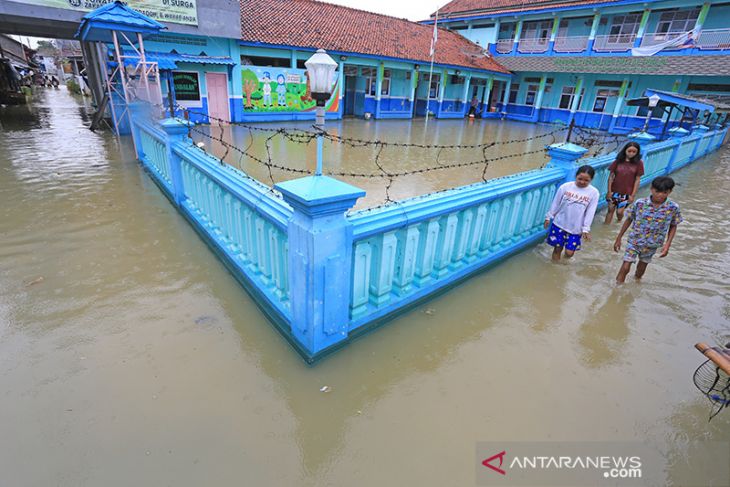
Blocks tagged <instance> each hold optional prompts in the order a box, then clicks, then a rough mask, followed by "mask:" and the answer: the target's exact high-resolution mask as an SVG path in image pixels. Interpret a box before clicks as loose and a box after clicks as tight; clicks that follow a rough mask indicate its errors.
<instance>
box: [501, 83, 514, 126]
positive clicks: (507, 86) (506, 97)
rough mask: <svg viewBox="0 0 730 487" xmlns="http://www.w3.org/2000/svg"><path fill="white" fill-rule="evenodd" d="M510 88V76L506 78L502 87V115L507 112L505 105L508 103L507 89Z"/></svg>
mask: <svg viewBox="0 0 730 487" xmlns="http://www.w3.org/2000/svg"><path fill="white" fill-rule="evenodd" d="M511 88H512V78H509V79H508V80H507V84H506V85H505V87H504V98H503V99H502V117H504V116H505V115H506V114H507V105H509V91H510V89H511Z"/></svg>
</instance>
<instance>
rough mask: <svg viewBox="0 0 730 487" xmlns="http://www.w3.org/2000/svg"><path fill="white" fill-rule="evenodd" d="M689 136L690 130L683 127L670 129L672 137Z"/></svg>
mask: <svg viewBox="0 0 730 487" xmlns="http://www.w3.org/2000/svg"><path fill="white" fill-rule="evenodd" d="M687 134H689V130H687V129H685V128H682V127H673V128H671V129H669V135H671V136H672V137H686V136H687Z"/></svg>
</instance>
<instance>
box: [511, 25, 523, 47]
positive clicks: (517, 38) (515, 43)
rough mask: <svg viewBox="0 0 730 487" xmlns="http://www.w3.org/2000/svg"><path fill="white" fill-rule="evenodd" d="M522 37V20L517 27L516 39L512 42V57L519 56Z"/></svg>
mask: <svg viewBox="0 0 730 487" xmlns="http://www.w3.org/2000/svg"><path fill="white" fill-rule="evenodd" d="M521 35H522V20H521V19H520V20H519V21H518V22H517V26H515V38H514V40H513V41H512V55H513V56H514V55H516V54H517V46H518V44H519V43H520V36H521Z"/></svg>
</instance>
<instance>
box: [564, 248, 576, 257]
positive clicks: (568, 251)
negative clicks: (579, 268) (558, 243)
mask: <svg viewBox="0 0 730 487" xmlns="http://www.w3.org/2000/svg"><path fill="white" fill-rule="evenodd" d="M573 254H575V250H568V249H565V258H566V259H570V258H571V257H573Z"/></svg>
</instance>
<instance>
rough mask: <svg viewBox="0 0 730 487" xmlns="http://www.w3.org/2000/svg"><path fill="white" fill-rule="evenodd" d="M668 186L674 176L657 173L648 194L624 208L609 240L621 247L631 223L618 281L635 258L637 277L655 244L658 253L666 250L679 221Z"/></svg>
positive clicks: (619, 248)
mask: <svg viewBox="0 0 730 487" xmlns="http://www.w3.org/2000/svg"><path fill="white" fill-rule="evenodd" d="M672 189H674V180H673V179H672V178H670V177H669V176H659V177H658V178H655V179H654V180H653V181H652V182H651V196H649V197H646V198H640V199H638V200H636V202H635V203H634V204H633V205H631V206H630V207H629V209H628V211H627V212H626V217H627V218H626V221H625V222H624V224H623V226H622V227H621V231H620V232H619V234H618V236H617V237H616V242H614V244H613V250H614V251H615V252H618V251H619V250H621V239H622V238H623V236H624V233H626V231H627V230H628V229H629V226H631V232H629V237H628V239H627V240H626V252H625V253H624V261H623V264H622V265H621V268H620V269H619V271H618V275H617V276H616V282H618V283H619V284H620V283H622V282H624V281H625V280H626V276H627V275H628V273H629V271H631V264H633V263H634V262H636V261H637V259H638V261H639V263H638V264H637V266H636V279H641V278H642V276H643V275H644V272H646V267H647V266H648V265H649V262H651V258H652V257H653V256H654V254H655V253H656V251H657V250H659V248H661V252H660V254H659V257H666V256H667V254H668V253H669V247H670V246H671V245H672V240H673V239H674V235H675V234H676V233H677V225H679V224H680V223H681V222H682V214H681V213H680V212H679V205H677V203H675V202H674V201H671V200H670V199H669V195H670V194H671V192H672Z"/></svg>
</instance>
